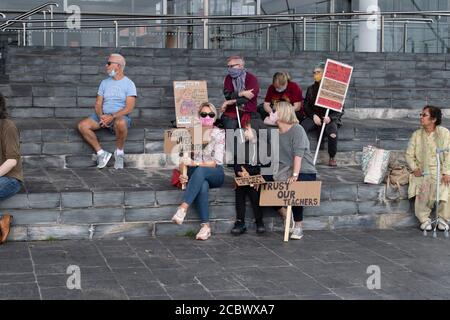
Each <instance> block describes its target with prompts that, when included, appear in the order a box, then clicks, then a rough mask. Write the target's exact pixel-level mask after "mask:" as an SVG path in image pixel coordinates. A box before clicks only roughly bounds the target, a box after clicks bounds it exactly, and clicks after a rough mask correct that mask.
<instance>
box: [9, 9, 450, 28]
mask: <svg viewBox="0 0 450 320" xmlns="http://www.w3.org/2000/svg"><path fill="white" fill-rule="evenodd" d="M374 14H376V15H379V16H393V17H392V18H397V15H420V16H450V11H418V12H381V11H380V12H376V11H374V12H371V13H370V12H369V13H367V12H348V13H321V14H317V13H305V14H302V13H294V14H281V15H236V16H176V15H148V16H145V17H143V16H139V17H123V18H117V17H115V18H86V19H81V20H80V21H81V22H113V21H118V22H119V21H140V20H204V19H208V20H268V19H277V21H280V19H282V18H288V19H292V18H299V19H303V18H316V19H317V18H324V17H334V16H337V17H339V16H346V17H348V16H368V15H374ZM99 15H100V14H99ZM8 21H14V22H21V20H19V21H17V20H8ZM49 21H51V22H66V21H67V20H65V19H53V20H42V19H35V20H32V21H29V22H28V23H38V22H49ZM282 21H283V20H282ZM284 21H294V20H284ZM0 27H1V26H0Z"/></svg>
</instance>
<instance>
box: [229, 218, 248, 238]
mask: <svg viewBox="0 0 450 320" xmlns="http://www.w3.org/2000/svg"><path fill="white" fill-rule="evenodd" d="M245 231H247V227H246V226H245V224H244V223H242V222H240V221H236V222H235V223H234V227H233V229H231V234H234V235H235V236H238V235H240V234H243V233H244V232H245Z"/></svg>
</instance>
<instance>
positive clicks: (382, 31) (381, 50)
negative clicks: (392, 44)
mask: <svg viewBox="0 0 450 320" xmlns="http://www.w3.org/2000/svg"><path fill="white" fill-rule="evenodd" d="M380 52H384V16H381V26H380Z"/></svg>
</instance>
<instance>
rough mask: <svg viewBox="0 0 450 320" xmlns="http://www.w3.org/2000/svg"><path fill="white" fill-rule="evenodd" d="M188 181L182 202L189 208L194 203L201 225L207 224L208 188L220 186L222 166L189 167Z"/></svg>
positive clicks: (222, 179)
mask: <svg viewBox="0 0 450 320" xmlns="http://www.w3.org/2000/svg"><path fill="white" fill-rule="evenodd" d="M188 177H189V181H188V184H187V186H186V191H185V192H184V195H183V202H186V203H187V204H188V205H189V206H190V205H191V204H192V203H193V202H194V201H195V204H196V205H197V210H198V212H199V214H200V220H201V221H202V223H207V222H209V208H208V206H209V205H208V192H209V188H219V187H220V186H222V184H223V182H224V180H225V175H224V173H223V167H222V166H216V167H215V168H207V167H189V168H188Z"/></svg>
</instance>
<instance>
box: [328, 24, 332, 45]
mask: <svg viewBox="0 0 450 320" xmlns="http://www.w3.org/2000/svg"><path fill="white" fill-rule="evenodd" d="M331 30H332V24H331V23H330V24H328V48H329V51H331V50H332V49H331V46H332V43H331V42H332V41H333V39H332V36H331Z"/></svg>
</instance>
